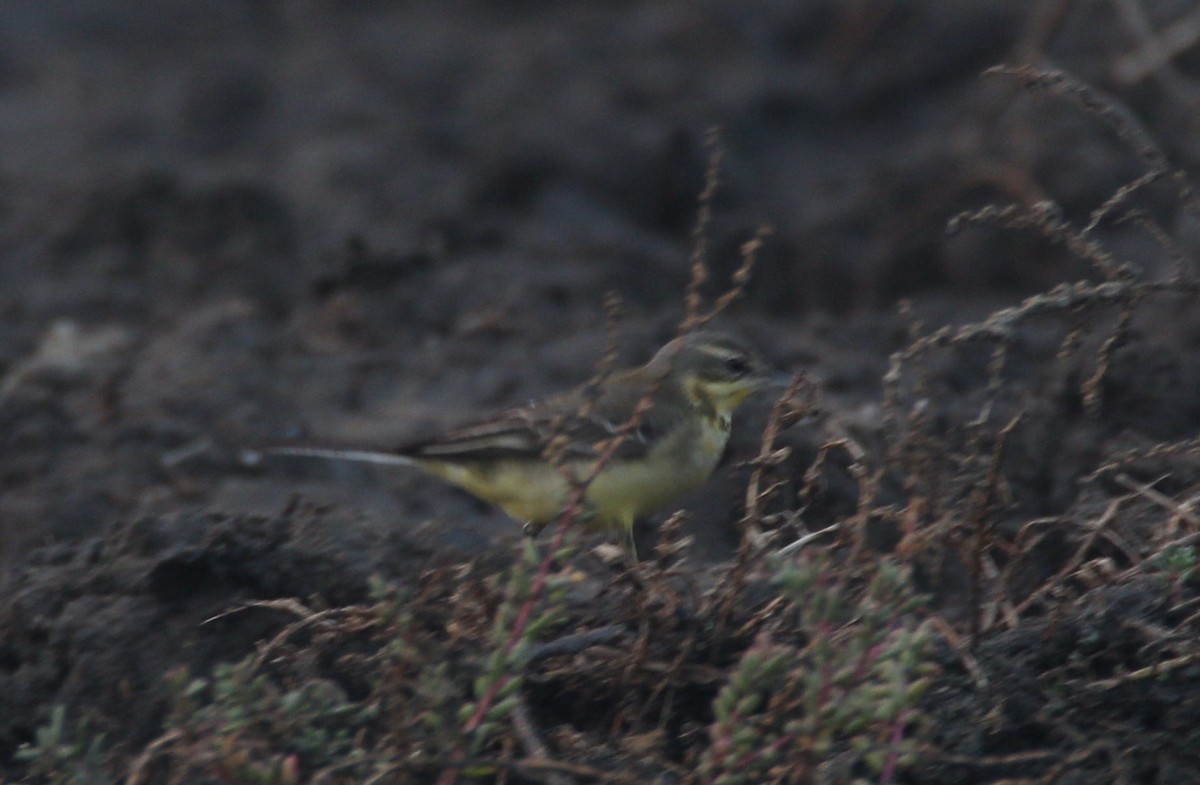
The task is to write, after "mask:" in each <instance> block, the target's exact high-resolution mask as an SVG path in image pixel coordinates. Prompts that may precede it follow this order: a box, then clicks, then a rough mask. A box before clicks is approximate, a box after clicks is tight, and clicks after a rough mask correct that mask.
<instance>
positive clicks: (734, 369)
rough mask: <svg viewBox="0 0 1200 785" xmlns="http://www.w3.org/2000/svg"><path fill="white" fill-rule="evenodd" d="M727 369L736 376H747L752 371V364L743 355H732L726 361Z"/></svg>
mask: <svg viewBox="0 0 1200 785" xmlns="http://www.w3.org/2000/svg"><path fill="white" fill-rule="evenodd" d="M725 370H727V371H729V372H730V373H731V374H733V375H734V376H745V375H746V374H747V373H749V372H750V364H749V363H748V362H746V361H745V360H744V359H742V358H741V357H730V358H729V359H728V360H726V361H725Z"/></svg>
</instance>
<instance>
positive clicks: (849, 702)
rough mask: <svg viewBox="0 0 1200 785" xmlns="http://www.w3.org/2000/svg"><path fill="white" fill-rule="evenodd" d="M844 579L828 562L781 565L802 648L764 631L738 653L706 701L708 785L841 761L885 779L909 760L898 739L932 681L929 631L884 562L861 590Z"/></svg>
mask: <svg viewBox="0 0 1200 785" xmlns="http://www.w3.org/2000/svg"><path fill="white" fill-rule="evenodd" d="M844 575H845V570H835V569H834V568H833V565H831V564H830V562H829V558H828V557H824V556H816V557H805V558H803V559H802V560H799V561H795V562H790V563H786V564H784V565H782V566H781V567H780V568H779V571H778V573H777V581H778V585H779V589H780V593H781V595H782V596H783V597H784V598H786V600H787V601H788V602H789V603H790V605H791V607H792V609H793V611H794V613H795V614H796V615H797V616H798V619H799V627H800V630H801V631H802V633H803V639H804V642H803V643H802V644H800V645H792V644H786V643H773V642H771V641H770V640H769V639H768V638H767V636H766V635H765V634H764V635H760V636H759V638H758V640H757V641H756V642H755V643H754V645H752V646H751V647H750V648H749V649H747V650H746V651H745V652H744V653H743V655H742V657H741V659H740V661H739V662H738V663H737V665H736V666H735V667H734V669H733V672H732V674H731V675H730V677H729V679H728V681H727V682H726V684H725V686H724V687H722V688H721V690H720V692H719V693H718V695H717V697H716V699H715V700H714V702H713V716H714V720H713V723H712V725H711V726H710V728H709V736H710V739H711V746H710V747H709V749H708V750H706V751H705V753H704V754H703V756H702V759H701V772H702V774H703V775H704V777H705V780H704V781H705V782H707V783H710V785H738V784H739V783H758V782H776V781H778V782H789V783H805V782H811V781H812V780H813V776H814V772H815V771H816V769H817V768H818V767H819V766H821V765H822V764H823V763H825V762H827V761H829V760H831V759H832V758H834V757H835V756H837V757H840V758H843V759H844V756H847V755H849V756H850V757H851V758H852V759H853V761H854V762H855V763H862V764H865V765H866V766H867V767H869V768H870V769H871V770H873V771H874V772H876V774H877V775H878V777H879V780H878V781H879V782H881V783H882V782H891V781H892V779H893V777H894V774H895V771H896V768H897V767H898V766H899V765H901V764H905V763H908V762H910V761H911V759H912V757H913V756H914V755H915V754H916V750H917V748H916V744H915V742H914V741H913V740H912V739H911V738H906V736H905V734H906V731H907V730H908V729H909V728H911V727H912V726H914V725H915V724H916V723H917V721H918V719H919V717H918V714H917V703H918V701H919V699H920V697H921V695H922V694H923V692H924V690H925V689H926V688H927V686H928V684H929V679H928V673H929V667H928V666H927V665H926V662H925V657H924V651H925V644H926V641H927V638H928V633H927V631H926V630H925V628H924V627H923V626H922V625H919V624H917V623H916V622H915V621H914V617H913V613H912V611H913V610H914V608H915V606H916V605H917V604H918V602H919V600H918V599H917V598H916V597H915V596H914V595H913V593H912V590H911V588H910V586H909V580H908V575H907V573H906V571H905V570H903V569H902V568H900V567H898V566H896V565H895V564H893V563H891V562H887V561H884V562H881V563H879V564H878V566H877V567H876V569H875V574H874V576H873V577H872V578H871V579H870V581H869V582H868V583H867V585H866V586H865V588H863V589H860V588H858V587H856V586H855V585H853V584H852V583H851V582H849V581H848V580H847V579H846V578H845V577H844Z"/></svg>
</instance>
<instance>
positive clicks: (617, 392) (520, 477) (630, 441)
mask: <svg viewBox="0 0 1200 785" xmlns="http://www.w3.org/2000/svg"><path fill="white" fill-rule="evenodd" d="M780 382H781V380H780V379H779V377H778V376H777V375H776V374H775V373H774V372H772V371H771V369H770V368H769V367H768V365H767V364H766V363H765V362H764V361H763V360H762V358H761V357H760V356H759V354H758V353H757V352H755V351H754V350H753V349H751V348H750V347H748V346H746V345H745V344H744V343H743V342H741V341H739V340H737V339H735V338H732V337H730V336H728V335H725V334H723V333H718V332H712V331H697V332H692V333H689V334H687V335H684V336H682V337H680V338H676V339H675V340H673V341H671V342H670V343H668V344H667V345H666V346H664V347H663V348H662V349H660V350H659V351H658V353H657V354H655V355H654V357H653V358H652V359H651V360H650V362H648V363H646V364H645V365H643V366H641V367H640V368H633V369H630V370H626V371H619V372H615V373H613V374H612V375H610V376H609V377H608V378H607V379H605V380H603V381H602V382H601V384H600V385H599V386H598V387H594V388H593V389H591V390H588V388H586V387H585V388H582V389H579V390H576V391H574V392H570V393H566V394H563V395H559V396H555V397H553V398H548V399H546V400H544V401H541V402H538V403H533V404H530V405H528V406H525V407H522V408H519V409H513V410H512V411H509V412H505V413H504V414H501V415H499V416H497V417H494V418H492V419H488V420H485V421H483V422H480V423H476V424H473V425H467V426H465V427H461V428H456V429H454V430H451V431H449V432H447V433H445V434H443V435H441V436H439V437H437V438H434V439H431V440H427V441H423V442H419V443H417V444H413V445H409V446H407V447H404V448H401V449H398V450H393V451H387V452H383V451H380V452H375V451H368V450H355V449H346V450H342V449H329V448H320V447H278V448H273V449H271V450H269V451H268V452H271V453H274V454H284V455H299V456H310V457H317V458H333V459H340V460H350V461H365V462H369V463H376V464H391V465H406V466H416V467H417V468H420V469H423V470H424V471H426V472H428V473H430V474H432V475H434V476H436V477H440V478H441V479H442V480H445V481H446V482H448V483H451V484H452V485H456V486H458V487H459V488H462V489H463V490H466V491H468V492H469V493H472V494H474V495H475V496H477V497H479V498H480V499H483V500H484V501H486V502H489V503H491V504H494V505H496V506H498V507H500V508H501V509H503V510H504V511H505V512H506V513H508V514H509V515H510V516H511V517H513V518H515V519H517V520H518V521H522V522H524V523H525V524H526V526H527V527H529V528H531V529H532V530H533V531H534V532H536V531H539V530H540V529H541V528H542V527H543V526H545V525H546V524H547V523H550V522H551V521H552V520H554V519H555V518H556V517H557V516H558V515H559V514H560V513H561V512H562V511H563V508H564V506H565V505H566V504H567V501H568V499H569V497H570V493H571V488H572V485H573V483H579V482H581V481H583V479H584V478H586V477H588V476H589V475H590V474H591V473H592V470H593V467H595V466H596V464H597V460H598V458H599V456H600V455H602V454H603V453H604V450H605V447H606V446H607V445H611V443H612V442H611V440H612V439H613V438H614V437H616V436H617V435H618V433H619V432H620V431H621V430H622V426H624V425H625V424H626V423H629V422H631V421H632V418H633V415H634V412H635V410H637V409H638V407H639V403H640V402H643V401H644V402H645V403H642V407H643V408H644V407H645V405H646V403H648V404H649V408H648V409H644V412H643V414H642V416H641V418H640V420H638V421H637V424H636V427H632V428H627V433H626V435H625V437H624V440H623V441H621V442H620V444H619V445H618V446H617V448H616V450H615V451H614V452H613V454H612V456H611V458H610V460H608V462H607V463H604V464H603V465H602V466H600V468H599V471H598V472H596V474H595V477H594V478H593V479H592V482H591V483H590V484H589V485H588V486H587V491H586V497H585V502H584V510H585V513H586V514H585V518H584V520H585V522H586V523H587V524H588V525H589V526H591V527H593V528H602V529H610V530H616V531H622V532H625V533H626V534H628V532H629V531H630V530H631V529H632V528H633V524H634V522H635V521H637V520H639V519H641V518H643V517H645V516H648V515H650V514H651V513H653V512H655V511H657V510H659V509H661V508H662V507H664V506H665V505H667V504H668V503H670V502H671V501H672V500H674V499H676V498H677V497H679V496H680V495H682V494H684V493H686V492H688V491H690V490H692V489H693V488H695V487H696V486H698V485H700V484H701V483H702V482H704V480H706V479H707V478H708V476H709V475H710V474H712V471H713V469H714V468H716V466H717V462H718V461H719V460H720V458H721V454H722V453H723V452H724V450H725V445H726V443H727V442H728V441H729V428H730V420H731V417H732V415H733V412H734V410H735V409H737V408H738V407H739V406H740V405H741V404H742V402H743V401H745V400H746V398H747V397H749V396H750V395H751V394H752V393H754V392H755V391H757V390H760V389H763V388H765V387H768V386H773V385H775V384H777V383H780ZM552 445H553V446H552ZM568 473H569V475H570V476H571V477H572V478H573V480H568V478H567V474H568Z"/></svg>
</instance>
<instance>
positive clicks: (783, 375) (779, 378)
mask: <svg viewBox="0 0 1200 785" xmlns="http://www.w3.org/2000/svg"><path fill="white" fill-rule="evenodd" d="M794 378H795V375H794V374H792V373H789V372H788V371H777V370H774V369H772V370H770V371H768V372H767V374H766V376H765V377H764V379H763V382H762V387H763V389H765V390H786V389H787V388H788V387H790V386H791V384H792V379H794Z"/></svg>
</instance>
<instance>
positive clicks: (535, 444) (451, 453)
mask: <svg viewBox="0 0 1200 785" xmlns="http://www.w3.org/2000/svg"><path fill="white" fill-rule="evenodd" d="M645 389H646V388H645V386H644V385H637V384H630V383H623V384H619V385H608V386H607V388H606V389H605V390H603V391H602V392H601V394H600V395H599V396H598V397H597V398H596V399H595V400H594V401H593V402H592V405H591V406H584V402H585V400H586V398H585V396H584V394H583V393H581V392H574V393H568V394H567V395H563V396H559V397H557V398H551V399H549V400H547V401H545V402H542V403H540V404H532V405H530V406H525V407H522V408H519V409H513V410H511V411H508V412H505V413H503V414H501V415H499V416H498V417H494V418H492V419H489V420H484V421H483V422H480V423H477V424H474V425H468V426H465V427H462V428H457V429H455V430H452V431H450V432H448V433H445V434H443V435H441V436H439V437H437V438H435V439H431V440H429V441H425V442H421V443H418V444H414V445H409V446H408V447H404V448H401V449H400V450H398V451H397V452H398V453H399V454H401V455H408V456H411V457H413V458H426V459H433V460H444V461H452V462H455V461H463V462H466V461H477V460H485V461H486V460H501V459H525V460H529V459H537V458H540V457H542V456H543V455H545V454H546V451H547V448H548V447H549V445H550V444H551V442H552V441H555V440H561V441H557V444H556V449H559V450H561V451H562V452H561V453H560V454H561V456H562V457H563V458H564V459H580V460H589V459H594V458H596V457H598V455H599V454H600V450H601V449H603V447H604V446H605V445H606V443H608V441H609V440H610V439H612V438H614V437H615V436H617V435H618V434H619V433H620V431H621V428H622V426H623V425H624V424H625V423H626V422H627V421H628V420H629V418H630V416H631V415H632V414H633V412H634V410H635V408H636V406H637V403H638V401H639V400H640V399H641V398H642V396H643V395H645ZM668 409H669V407H662V406H654V405H652V406H651V407H650V409H649V410H647V411H646V412H645V413H644V414H643V416H642V417H641V419H640V421H639V423H638V427H637V428H635V429H633V430H631V431H629V432H628V433H627V435H626V437H625V438H624V439H623V440H622V442H621V443H620V445H619V446H618V447H617V451H616V453H615V454H614V458H616V459H621V460H626V459H637V458H640V457H643V456H645V455H646V452H647V450H648V448H649V446H650V444H651V443H652V442H653V440H654V439H655V438H656V436H657V435H659V434H661V433H663V432H664V431H665V430H666V429H667V428H669V427H670V426H671V425H672V424H673V423H672V422H670V420H673V419H674V418H673V416H672V415H671V413H670V412H669V411H668Z"/></svg>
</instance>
